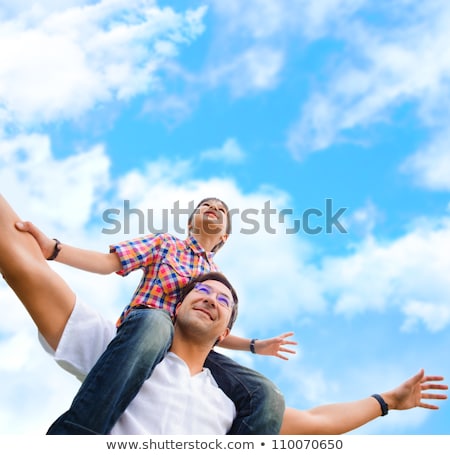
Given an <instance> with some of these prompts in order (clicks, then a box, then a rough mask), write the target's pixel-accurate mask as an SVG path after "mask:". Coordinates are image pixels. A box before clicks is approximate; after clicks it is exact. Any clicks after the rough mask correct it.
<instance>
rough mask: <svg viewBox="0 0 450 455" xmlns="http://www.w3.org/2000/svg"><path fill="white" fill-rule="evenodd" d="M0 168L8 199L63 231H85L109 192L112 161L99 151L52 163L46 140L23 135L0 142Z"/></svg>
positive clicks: (101, 147) (100, 148)
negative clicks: (63, 229)
mask: <svg viewBox="0 0 450 455" xmlns="http://www.w3.org/2000/svg"><path fill="white" fill-rule="evenodd" d="M0 165H1V166H0V181H1V182H2V185H4V189H3V191H4V193H5V194H6V195H8V196H9V197H11V198H13V199H14V200H16V201H18V202H19V201H20V202H25V201H26V204H27V207H28V209H30V208H31V210H32V213H34V214H36V216H39V218H41V217H46V218H47V219H48V220H52V221H53V222H55V223H57V224H60V225H61V226H64V227H65V228H66V229H73V230H76V229H78V228H80V227H82V226H84V225H85V223H86V222H87V221H88V220H89V217H90V215H91V211H92V209H93V206H94V204H95V202H96V201H97V200H98V197H99V195H100V194H102V193H104V192H105V191H106V190H107V189H108V186H109V180H108V169H109V165H110V161H109V158H108V157H107V156H106V155H105V153H104V149H103V146H101V145H98V146H94V147H93V148H92V149H91V150H87V151H82V152H80V153H78V154H74V155H71V156H69V157H68V158H67V159H66V160H56V159H54V158H53V156H52V150H51V143H50V139H49V138H48V137H47V136H45V135H39V134H31V135H25V134H22V135H18V136H15V137H14V138H12V139H7V140H3V141H1V140H0ZM24 181H26V182H27V184H26V185H23V184H22V182H24ZM13 188H16V189H17V190H16V191H14V190H13ZM18 188H20V190H18ZM49 200H51V201H52V203H51V204H49Z"/></svg>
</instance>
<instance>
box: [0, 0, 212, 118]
mask: <svg viewBox="0 0 450 455" xmlns="http://www.w3.org/2000/svg"><path fill="white" fill-rule="evenodd" d="M72 3H73V6H72ZM52 5H53V4H52ZM79 5H80V6H78V5H76V4H75V2H71V6H70V7H68V8H66V9H59V10H58V9H56V10H55V9H49V10H46V9H45V6H44V7H43V8H37V7H34V8H31V9H23V10H21V11H18V12H17V16H15V17H11V18H10V19H8V20H3V21H2V32H0V77H1V80H2V84H1V85H0V99H2V104H1V105H0V119H1V120H2V124H1V125H0V127H1V126H3V127H4V126H5V125H8V124H12V123H14V124H16V126H17V125H21V124H25V125H36V124H40V123H41V122H49V121H53V120H58V121H61V120H63V119H73V118H76V117H77V116H79V115H82V114H83V113H85V112H86V111H88V110H90V109H92V108H93V107H94V106H96V105H97V104H98V103H108V102H110V101H112V100H127V99H129V98H130V97H132V96H134V95H136V94H138V93H143V92H147V91H148V90H149V88H151V87H152V85H153V84H155V81H156V79H157V78H158V76H157V72H158V69H159V68H160V66H161V64H162V63H163V62H164V61H167V60H168V59H171V58H173V57H174V56H175V55H176V54H177V52H178V47H179V46H181V45H184V44H188V43H190V42H191V41H192V40H194V39H196V38H197V37H198V36H199V35H200V34H201V33H202V32H203V24H202V19H203V16H204V13H205V8H204V7H203V8H199V9H197V10H192V11H187V12H185V13H180V14H178V13H175V12H174V11H173V10H172V9H171V8H164V9H159V8H157V7H156V5H155V2H154V1H152V0H133V1H132V2H131V3H130V2H125V1H114V2H111V1H107V0H103V1H101V2H99V3H95V4H91V3H90V2H89V4H87V5H84V4H83V2H81V3H80V4H79ZM134 7H136V8H135V9H134Z"/></svg>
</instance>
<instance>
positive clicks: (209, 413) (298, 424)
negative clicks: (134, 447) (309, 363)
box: [0, 196, 447, 434]
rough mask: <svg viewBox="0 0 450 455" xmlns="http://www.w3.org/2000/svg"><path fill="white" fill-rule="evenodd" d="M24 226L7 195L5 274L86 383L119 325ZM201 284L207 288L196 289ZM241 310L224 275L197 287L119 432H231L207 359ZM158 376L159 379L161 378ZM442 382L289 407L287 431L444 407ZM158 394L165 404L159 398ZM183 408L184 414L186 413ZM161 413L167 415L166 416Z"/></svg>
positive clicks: (348, 426) (0, 243)
mask: <svg viewBox="0 0 450 455" xmlns="http://www.w3.org/2000/svg"><path fill="white" fill-rule="evenodd" d="M18 221H20V219H19V217H18V216H17V215H16V214H15V213H14V211H13V210H12V208H11V207H10V206H9V205H8V203H7V202H6V201H5V199H4V198H2V197H1V196H0V232H1V233H2V235H1V236H0V272H1V273H2V274H3V276H4V278H5V280H6V281H7V283H8V284H9V285H10V287H11V288H12V289H13V290H14V291H15V293H16V294H17V296H18V297H19V299H20V300H21V301H22V303H23V304H24V306H25V308H26V309H27V311H28V312H29V314H30V316H31V317H32V319H33V321H34V322H35V324H36V326H37V328H38V330H39V332H40V334H41V339H42V338H43V339H44V340H45V343H44V344H45V345H46V347H47V350H49V351H50V352H53V353H54V356H55V359H56V360H57V361H58V362H59V363H60V364H61V365H62V366H63V367H64V368H66V369H67V370H69V371H71V372H72V373H73V374H75V375H76V376H78V377H79V378H80V379H82V377H83V376H85V375H86V374H87V372H88V371H89V369H90V368H91V367H92V366H93V365H94V363H95V361H96V360H97V358H98V356H99V355H100V354H101V353H102V352H103V351H104V349H105V348H106V346H107V344H108V343H109V341H110V340H111V339H112V337H113V336H114V333H115V326H114V324H113V323H112V322H109V321H105V320H104V319H103V318H102V317H101V316H100V315H99V314H97V313H96V312H94V311H93V310H91V309H90V308H89V307H87V306H85V305H84V304H83V303H81V302H80V301H77V298H76V296H75V294H74V293H73V291H72V290H71V289H70V287H69V286H68V285H67V284H66V283H65V282H64V280H62V279H61V277H60V276H59V275H58V274H57V273H56V272H55V271H54V270H53V269H51V268H50V267H49V266H48V264H47V263H46V261H45V259H44V258H43V256H42V254H41V251H40V249H39V247H38V245H37V243H36V242H35V240H34V239H33V238H32V237H31V235H29V234H27V233H23V232H19V231H18V230H16V228H15V223H16V222H18ZM198 282H200V283H203V286H202V287H198V286H196V284H198ZM223 299H226V301H227V302H228V304H225V301H224V300H223ZM231 302H233V303H231ZM236 305H237V297H236V296H235V293H234V291H233V288H232V286H231V285H230V284H229V282H228V280H227V279H226V278H225V277H223V276H221V275H220V274H219V275H217V276H211V275H203V276H201V277H199V278H198V279H197V281H193V282H192V283H190V285H189V287H187V288H186V293H185V294H184V295H183V298H182V300H181V302H180V305H179V308H178V309H177V317H176V321H175V328H174V339H173V344H172V348H171V351H170V353H169V354H168V356H166V358H165V359H164V360H163V362H161V368H160V369H158V370H155V372H154V375H153V376H152V377H150V378H149V379H148V380H147V381H146V383H145V384H144V385H143V387H142V388H141V390H140V392H139V393H138V395H137V396H136V397H135V399H134V400H133V401H132V403H131V404H130V406H129V407H128V408H127V410H126V411H125V413H124V414H123V415H122V416H121V418H120V419H119V421H118V422H117V424H116V425H115V426H114V428H113V430H112V432H111V433H112V434H226V433H227V431H228V429H229V427H230V426H231V423H232V421H233V418H234V412H235V410H234V406H233V405H232V403H230V402H229V400H228V398H226V397H224V396H223V394H222V392H221V391H220V390H218V389H217V388H216V385H215V383H214V380H213V379H212V378H209V374H208V371H207V370H205V369H203V362H204V360H205V358H206V355H207V353H208V352H209V351H210V349H211V348H212V346H213V345H214V344H215V343H216V342H217V341H219V340H221V339H223V337H226V336H227V335H228V333H229V329H230V324H232V322H233V314H236V311H237V306H236ZM233 310H234V311H233ZM166 363H167V364H166ZM158 372H159V373H160V377H158V376H156V377H155V374H159V373H158ZM183 372H184V376H183V374H182V373H183ZM210 379H212V380H210ZM442 379H443V378H442V377H440V376H425V375H424V372H423V371H420V372H419V373H418V374H416V375H415V376H413V377H412V378H410V379H409V380H407V381H406V382H405V383H403V384H401V385H400V386H399V387H397V388H395V389H393V390H392V391H390V392H386V393H384V394H381V395H377V396H376V397H368V398H365V399H362V400H358V401H355V402H350V403H339V404H334V405H325V406H319V407H317V408H313V409H311V410H308V411H299V410H295V409H287V410H286V413H285V417H284V420H283V426H282V429H281V433H284V434H314V433H321V432H324V433H326V434H339V433H343V432H347V431H350V430H352V429H354V428H357V427H358V426H360V425H363V424H365V423H367V422H369V421H370V420H373V419H374V418H376V417H378V416H380V415H382V414H384V413H386V412H387V411H388V410H389V409H399V410H401V409H410V408H413V407H416V406H419V407H424V408H428V409H438V407H437V406H435V405H432V404H427V403H424V402H423V401H422V400H423V399H439V400H440V399H446V398H447V397H446V395H445V394H438V393H426V392H425V391H426V390H446V389H447V386H446V385H443V384H435V383H433V381H442ZM183 381H184V382H183ZM198 382H200V386H198ZM186 385H189V387H186ZM191 386H192V390H190V387H191ZM196 386H198V387H196ZM199 392H200V393H199ZM210 396H211V397H212V398H211V400H210ZM158 397H159V399H162V401H161V402H157V401H156V400H157V399H158ZM181 400H184V403H180V401H181ZM227 400H228V401H227ZM180 406H181V408H182V409H184V412H185V414H184V415H183V416H180ZM161 412H162V413H167V414H166V417H165V418H164V419H163V418H162V417H161V414H160V413H161ZM180 417H183V418H182V419H180ZM161 420H163V422H160V421H161Z"/></svg>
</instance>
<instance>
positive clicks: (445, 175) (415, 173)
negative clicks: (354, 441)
mask: <svg viewBox="0 0 450 455" xmlns="http://www.w3.org/2000/svg"><path fill="white" fill-rule="evenodd" d="M0 24H1V26H0V187H1V191H2V193H3V194H4V195H5V196H6V197H7V198H8V199H9V201H10V202H11V204H12V205H13V206H14V207H15V209H16V210H17V211H18V212H19V214H20V215H21V216H23V217H24V218H26V219H31V220H33V221H34V222H35V223H36V224H38V225H39V226H40V227H41V228H42V229H43V230H45V231H46V232H47V233H48V234H49V235H50V236H52V237H53V236H55V237H58V238H60V240H61V241H63V242H67V243H72V244H74V245H77V246H85V247H88V248H94V249H99V250H103V251H106V250H107V248H108V245H109V244H110V243H111V242H114V241H116V240H118V239H123V238H126V237H129V236H133V235H138V234H139V233H140V232H139V226H138V224H137V223H136V219H134V221H133V223H134V224H133V223H132V224H133V229H132V231H131V232H130V234H125V232H124V230H123V229H122V230H121V231H120V232H118V233H117V234H114V235H111V234H104V233H102V230H104V229H105V228H110V227H111V225H108V224H107V223H105V220H104V218H103V214H104V213H105V210H107V209H109V208H116V209H120V210H121V213H122V215H123V207H124V201H125V200H127V201H130V206H131V207H133V208H139V209H140V210H142V211H143V212H144V213H147V210H148V209H151V210H152V211H153V212H152V213H153V214H154V215H155V216H156V217H158V216H160V217H162V214H163V213H164V212H163V210H164V209H169V210H170V209H171V208H173V207H174V204H175V203H176V201H179V204H180V207H182V208H186V207H188V204H189V202H190V201H196V202H197V201H199V200H200V199H201V198H203V197H204V196H210V195H216V196H218V197H220V198H222V199H224V200H225V201H226V202H227V203H228V205H229V206H230V207H231V208H234V209H235V210H236V213H237V215H236V216H235V217H234V219H233V220H234V224H233V234H232V236H231V238H230V240H229V242H228V244H227V245H226V247H225V248H224V249H223V250H222V251H220V252H219V254H218V255H217V257H216V259H217V263H218V264H219V265H220V267H221V268H222V270H223V271H224V272H225V273H226V274H227V275H229V277H230V278H231V279H232V280H233V282H234V283H235V285H236V288H237V290H238V292H239V294H240V297H241V299H240V300H241V302H242V305H241V310H240V317H239V320H238V323H237V325H236V328H235V331H236V334H238V335H242V336H248V337H256V338H265V337H270V336H274V335H277V334H279V333H282V332H284V331H291V330H292V331H294V332H295V333H296V335H295V339H296V340H297V341H298V342H299V349H298V353H297V355H296V356H294V357H292V358H291V359H290V360H289V361H288V362H282V361H281V360H277V359H269V358H265V357H264V358H263V357H256V356H252V355H250V354H247V353H238V354H236V353H233V356H234V357H235V358H236V359H237V360H239V361H241V362H243V363H245V364H247V365H249V366H251V367H254V368H256V369H258V370H259V371H261V372H263V373H264V374H266V375H267V376H269V377H270V378H271V379H273V380H274V381H275V382H276V383H277V384H278V385H279V387H280V388H281V389H282V391H283V392H284V393H285V396H286V401H287V403H288V404H289V405H290V406H295V407H299V408H306V407H311V406H314V405H318V404H322V403H326V402H334V401H343V400H351V399H358V398H361V397H365V396H367V395H370V394H372V393H375V392H382V391H385V390H388V389H390V388H392V387H394V386H396V385H397V384H398V383H400V382H401V381H403V380H404V379H406V378H408V377H409V376H411V375H413V374H414V373H415V372H416V371H417V370H418V369H419V368H421V367H423V368H425V369H426V371H427V372H428V373H430V374H442V375H444V376H446V377H447V378H450V366H449V362H448V359H447V352H448V350H449V347H450V331H449V326H450V304H449V301H450V284H449V279H448V276H449V271H450V259H449V256H448V251H449V249H450V214H449V209H450V204H449V190H450V153H449V147H448V143H449V139H450V123H449V121H448V118H449V115H448V114H449V112H448V111H449V105H450V104H449V103H448V100H449V95H450V82H449V81H450V51H449V47H448V42H449V39H450V36H449V31H448V30H450V6H449V4H448V2H447V1H444V0H431V1H427V2H419V1H417V0H400V1H397V2H394V3H392V2H387V1H379V2H375V3H374V2H369V1H368V0H323V1H320V2H313V1H308V0H277V1H274V0H248V1H246V2H242V1H238V0H228V1H226V2H223V1H221V0H204V1H190V0H186V1H183V2H174V1H164V2H163V1H160V2H156V1H151V0H132V1H130V0H127V1H126V2H125V1H122V0H114V1H113V0H102V1H82V0H60V1H58V2H56V1H52V0H45V1H39V2H30V1H28V2H24V1H16V2H14V4H11V2H6V1H3V0H0ZM268 201H269V203H270V207H271V208H272V209H273V210H274V211H275V213H274V214H273V215H271V218H270V219H269V221H270V227H271V228H273V231H275V232H273V233H271V232H269V230H268V229H266V228H265V227H264V226H265V223H267V221H268V218H267V217H266V218H264V212H263V210H264V207H267V205H265V204H267V203H268ZM327 201H328V202H327ZM327 204H328V207H329V208H328V212H329V213H328V215H329V216H332V215H333V214H335V213H337V212H338V211H339V210H340V209H342V216H339V219H338V221H339V222H340V223H341V225H342V226H343V228H344V230H345V231H346V232H341V231H340V230H339V229H337V226H336V224H334V225H333V223H331V224H330V218H329V217H328V218H327V216H326V212H327V210H326V207H327ZM282 211H284V212H283V213H288V212H289V213H290V214H291V215H290V216H288V217H286V218H285V219H284V222H279V221H280V218H279V214H280V212H282ZM244 214H246V216H248V214H251V216H250V218H251V219H252V220H253V222H254V223H253V224H252V226H255V223H256V222H257V223H258V225H259V229H257V230H256V231H257V232H253V233H252V234H248V233H246V229H248V228H249V227H250V226H249V222H248V221H246V220H248V219H249V218H245V217H244ZM305 214H306V215H305ZM308 214H309V215H308ZM319 215H320V216H319ZM308 216H309V218H308V222H309V223H310V224H309V225H308V226H309V227H310V228H313V229H314V228H317V229H316V230H317V231H320V232H318V233H317V234H312V233H311V230H308V229H305V225H304V224H301V228H300V229H297V230H296V231H297V232H296V233H292V228H293V227H294V226H295V224H294V223H295V222H296V221H302V222H303V221H304V219H305V217H308ZM119 218H120V217H119ZM157 219H158V218H157ZM327 219H328V220H329V221H328V222H329V224H328V227H329V228H330V229H328V231H329V232H327V229H326V228H327ZM173 221H174V220H173V219H170V223H173ZM183 223H185V221H183ZM266 226H267V224H266ZM308 226H306V227H308ZM173 228H174V226H173V224H170V225H169V230H171V229H173ZM180 236H183V235H182V234H180ZM52 266H54V267H55V268H56V269H57V270H58V271H59V272H60V273H61V274H62V275H63V276H64V277H65V278H66V279H67V281H68V282H69V283H70V284H71V285H72V287H73V288H74V289H75V290H76V291H77V293H78V295H79V296H80V298H83V299H84V300H85V301H87V302H89V303H90V304H92V305H93V306H95V307H96V308H98V310H99V311H101V312H103V313H104V314H106V315H108V316H109V317H111V318H112V319H115V318H116V317H117V315H118V314H119V313H120V311H121V309H122V307H123V306H124V305H125V304H126V303H127V302H128V299H129V297H130V296H131V293H132V291H133V289H134V286H135V285H136V284H137V281H138V278H139V277H137V276H136V277H129V278H126V279H122V278H119V277H116V276H108V277H98V276H94V275H89V274H87V273H83V272H79V271H76V270H72V269H69V268H67V267H63V266H61V265H59V264H52ZM0 301H1V302H2V304H3V308H4V310H3V312H4V315H5V317H4V318H2V321H0V369H1V373H0V381H1V387H0V433H3V434H11V433H15V434H31V433H33V434H41V433H43V432H44V431H45V430H46V429H47V427H48V425H49V424H50V423H51V421H52V420H53V419H54V418H55V417H57V416H58V415H59V414H60V413H61V412H62V411H64V410H65V409H66V407H67V405H68V404H69V403H70V400H71V398H72V397H73V395H74V393H75V392H76V390H77V386H78V384H77V382H76V380H75V379H73V378H71V377H69V376H68V375H67V374H66V373H65V372H63V371H62V370H60V369H59V368H58V367H57V366H56V364H54V363H53V361H52V360H51V359H50V358H49V357H48V356H47V355H46V354H45V353H44V352H43V350H42V349H41V348H40V346H39V344H38V342H37V338H36V330H35V328H34V326H33V324H32V322H31V321H30V320H29V317H28V316H27V314H26V313H25V311H24V310H23V308H22V307H21V305H20V303H19V302H18V301H17V299H16V298H15V296H14V295H13V294H12V292H10V290H9V289H8V288H7V287H6V286H5V285H4V284H0ZM449 417H450V408H449V406H448V403H443V404H442V408H441V410H440V411H438V412H430V411H426V410H423V409H417V410H414V411H408V412H397V413H396V412H392V413H391V414H390V415H389V416H388V417H386V418H384V419H378V420H377V421H375V422H373V423H371V424H369V425H368V426H365V427H363V428H361V429H359V430H357V431H356V432H357V433H358V434H448V433H449V430H450V426H449V423H448V422H449V421H450V418H449Z"/></svg>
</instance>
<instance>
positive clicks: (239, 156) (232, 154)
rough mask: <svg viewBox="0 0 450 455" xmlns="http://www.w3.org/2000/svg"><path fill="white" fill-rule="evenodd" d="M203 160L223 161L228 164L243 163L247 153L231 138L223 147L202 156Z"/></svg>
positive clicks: (210, 150) (208, 151) (206, 152)
mask: <svg viewBox="0 0 450 455" xmlns="http://www.w3.org/2000/svg"><path fill="white" fill-rule="evenodd" d="M200 158H201V159H203V160H211V161H223V162H226V163H241V162H242V161H244V160H245V153H244V151H243V150H242V148H241V146H240V145H239V143H238V142H237V140H236V139H234V138H230V139H227V140H226V141H225V143H224V144H223V145H222V147H219V148H212V149H208V150H205V151H203V152H202V153H201V154H200Z"/></svg>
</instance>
